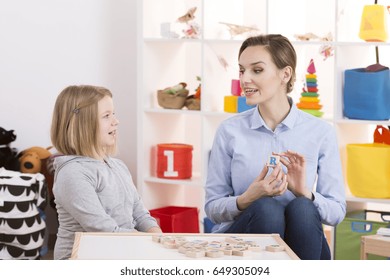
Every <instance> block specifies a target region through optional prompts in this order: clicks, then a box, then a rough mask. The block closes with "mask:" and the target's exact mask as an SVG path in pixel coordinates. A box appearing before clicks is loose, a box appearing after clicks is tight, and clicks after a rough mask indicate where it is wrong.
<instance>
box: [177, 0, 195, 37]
mask: <svg viewBox="0 0 390 280" xmlns="http://www.w3.org/2000/svg"><path fill="white" fill-rule="evenodd" d="M196 9H197V8H196V7H192V8H190V9H189V10H188V11H187V13H186V14H184V15H183V16H181V17H179V18H178V19H177V21H178V22H180V23H184V24H186V29H184V30H182V32H183V33H184V37H183V38H190V39H198V38H199V36H200V27H199V24H198V23H196V22H195V21H194V19H195V12H196Z"/></svg>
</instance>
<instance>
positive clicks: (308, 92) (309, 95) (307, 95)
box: [297, 59, 323, 117]
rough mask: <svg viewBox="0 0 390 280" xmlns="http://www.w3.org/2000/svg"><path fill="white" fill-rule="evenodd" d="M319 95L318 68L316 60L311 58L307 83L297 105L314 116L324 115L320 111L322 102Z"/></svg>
mask: <svg viewBox="0 0 390 280" xmlns="http://www.w3.org/2000/svg"><path fill="white" fill-rule="evenodd" d="M318 97H319V94H318V85H317V75H316V68H315V65H314V60H313V59H310V63H309V66H308V67H307V74H306V83H305V84H304V86H303V88H302V93H301V98H300V99H299V103H298V104H297V107H298V108H299V109H301V110H302V111H304V112H306V113H309V114H312V115H313V116H316V117H322V115H323V112H322V111H320V110H321V108H322V105H321V104H320V99H319V98H318Z"/></svg>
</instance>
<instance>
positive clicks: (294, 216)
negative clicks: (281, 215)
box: [285, 197, 321, 225]
mask: <svg viewBox="0 0 390 280" xmlns="http://www.w3.org/2000/svg"><path fill="white" fill-rule="evenodd" d="M285 214H286V220H287V222H292V223H298V224H311V225H315V224H318V225H321V217H320V214H319V212H318V210H317V208H316V207H315V205H314V203H313V201H311V200H310V199H308V198H306V197H297V198H296V199H294V200H292V201H291V202H290V203H289V204H288V205H287V206H286V211H285Z"/></svg>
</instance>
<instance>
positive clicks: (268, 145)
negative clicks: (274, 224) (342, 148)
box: [205, 104, 346, 232]
mask: <svg viewBox="0 0 390 280" xmlns="http://www.w3.org/2000/svg"><path fill="white" fill-rule="evenodd" d="M287 150H291V151H295V152H297V153H299V154H301V155H303V156H304V157H305V160H306V186H307V188H308V189H309V190H310V191H312V192H313V194H314V197H315V199H314V205H315V206H316V207H317V209H318V212H319V214H320V216H321V219H322V223H324V224H327V225H332V226H335V225H337V224H338V223H340V222H341V221H342V220H343V218H344V216H345V210H346V202H345V187H344V179H343V175H342V170H341V162H340V155H339V148H338V144H337V138H336V135H335V132H334V129H333V127H332V126H331V125H330V124H329V123H327V122H325V121H323V120H321V119H319V118H317V117H314V116H312V115H310V114H307V113H305V112H303V111H301V110H299V109H297V108H296V107H295V105H294V104H292V106H291V110H290V112H289V114H288V115H287V117H286V118H285V119H284V120H283V121H282V122H281V123H280V124H279V125H278V126H277V127H276V129H275V130H274V131H272V130H271V129H270V128H268V127H267V125H266V124H265V122H264V120H263V118H262V117H261V115H260V114H259V112H258V108H257V107H256V108H253V109H250V110H248V111H245V112H243V113H241V114H238V115H236V116H233V117H231V118H229V119H227V120H225V121H223V122H222V123H221V125H220V126H219V128H218V130H217V131H216V135H215V139H214V143H213V147H212V150H211V154H210V160H209V166H208V175H207V181H206V187H205V189H206V190H205V191H206V203H205V211H206V214H207V216H208V217H209V218H210V219H211V220H212V221H213V222H214V223H216V226H215V227H214V228H213V232H224V231H226V230H227V229H228V228H229V226H230V225H231V224H232V223H233V220H234V219H235V218H236V217H237V216H238V215H240V213H241V211H240V210H239V209H238V208H237V203H236V200H237V197H238V196H239V195H241V194H242V193H243V192H245V190H246V189H247V188H248V187H249V185H250V184H251V183H252V182H253V181H254V179H255V178H256V177H257V176H258V175H259V174H260V172H261V170H262V169H263V167H264V165H265V164H266V163H267V160H268V158H269V156H270V155H272V152H277V153H280V152H285V151H287ZM283 170H284V172H285V173H286V172H287V171H286V168H285V167H284V166H283ZM294 198H295V195H294V194H293V193H292V192H290V191H289V190H287V191H286V192H285V193H284V194H283V195H281V196H277V197H275V199H277V200H278V201H280V202H281V203H282V204H283V205H287V204H288V203H289V202H290V201H291V200H293V199H294Z"/></svg>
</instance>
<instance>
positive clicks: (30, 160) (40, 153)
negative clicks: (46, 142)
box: [19, 147, 52, 173]
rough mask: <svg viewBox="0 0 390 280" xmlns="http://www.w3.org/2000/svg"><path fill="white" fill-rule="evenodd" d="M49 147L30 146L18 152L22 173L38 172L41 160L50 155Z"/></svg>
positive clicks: (40, 167)
mask: <svg viewBox="0 0 390 280" xmlns="http://www.w3.org/2000/svg"><path fill="white" fill-rule="evenodd" d="M51 148H52V147H48V148H46V149H45V148H41V147H32V148H29V149H27V150H24V151H22V152H20V154H19V162H20V171H21V172H23V173H40V172H41V169H42V161H44V160H46V159H47V158H49V157H50V155H51V153H50V152H49V149H51Z"/></svg>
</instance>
